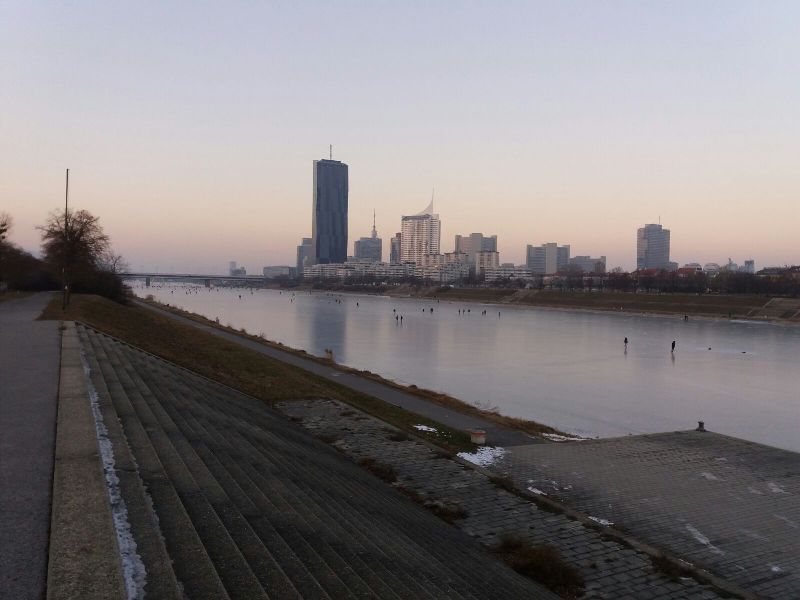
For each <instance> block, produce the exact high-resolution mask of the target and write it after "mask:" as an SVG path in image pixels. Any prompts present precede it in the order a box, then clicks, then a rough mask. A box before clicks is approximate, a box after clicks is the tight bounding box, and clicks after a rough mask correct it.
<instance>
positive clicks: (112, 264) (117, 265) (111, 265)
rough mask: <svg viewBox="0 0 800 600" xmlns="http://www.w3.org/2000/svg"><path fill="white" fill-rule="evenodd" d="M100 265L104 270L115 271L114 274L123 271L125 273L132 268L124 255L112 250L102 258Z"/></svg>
mask: <svg viewBox="0 0 800 600" xmlns="http://www.w3.org/2000/svg"><path fill="white" fill-rule="evenodd" d="M99 267H100V268H101V269H102V270H104V271H108V272H109V273H114V275H120V274H121V273H125V272H126V271H128V269H130V265H129V264H128V262H127V261H126V260H125V259H124V258H123V257H122V255H121V254H114V252H113V251H111V250H109V251H108V252H106V253H105V254H104V255H103V256H102V257H101V258H100V263H99Z"/></svg>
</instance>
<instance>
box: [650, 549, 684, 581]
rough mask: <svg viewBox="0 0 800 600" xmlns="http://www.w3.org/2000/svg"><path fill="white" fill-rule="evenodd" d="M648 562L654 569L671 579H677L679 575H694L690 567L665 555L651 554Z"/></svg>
mask: <svg viewBox="0 0 800 600" xmlns="http://www.w3.org/2000/svg"><path fill="white" fill-rule="evenodd" d="M650 562H651V563H652V565H653V570H654V571H656V572H658V573H661V574H662V575H665V576H667V577H669V578H670V579H671V580H672V581H678V580H679V579H680V578H681V577H694V572H693V571H692V570H691V569H689V568H688V567H684V566H683V565H681V564H680V563H678V562H676V561H674V560H672V559H670V558H667V557H666V556H663V555H661V556H651V557H650Z"/></svg>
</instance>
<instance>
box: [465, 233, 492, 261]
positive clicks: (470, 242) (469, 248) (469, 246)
mask: <svg viewBox="0 0 800 600" xmlns="http://www.w3.org/2000/svg"><path fill="white" fill-rule="evenodd" d="M455 251H456V252H463V253H464V254H467V255H468V256H469V260H470V262H471V263H472V264H473V265H474V264H475V258H476V257H475V255H476V254H477V253H478V252H497V236H496V235H483V234H482V233H471V234H469V235H457V236H456V240H455Z"/></svg>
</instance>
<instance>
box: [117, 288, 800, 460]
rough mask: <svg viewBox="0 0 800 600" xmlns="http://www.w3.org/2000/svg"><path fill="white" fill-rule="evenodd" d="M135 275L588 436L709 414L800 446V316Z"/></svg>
mask: <svg viewBox="0 0 800 600" xmlns="http://www.w3.org/2000/svg"><path fill="white" fill-rule="evenodd" d="M133 286H134V291H135V292H136V293H137V294H138V295H140V296H144V295H146V294H152V295H153V296H155V298H156V299H157V300H159V301H161V302H166V303H169V304H172V305H173V306H178V307H180V308H183V309H186V310H189V311H192V312H195V313H198V314H201V315H204V316H206V317H209V318H212V319H213V318H219V320H220V323H222V324H229V325H232V326H233V327H235V328H237V329H239V328H242V327H244V328H245V329H246V330H247V331H248V332H250V333H253V334H259V333H261V334H263V335H264V336H265V337H266V338H267V339H270V340H273V341H278V342H282V343H284V344H286V345H288V346H291V347H293V348H302V349H304V350H306V351H307V352H310V353H312V354H316V355H319V356H322V355H324V350H325V349H326V348H330V349H332V350H333V353H334V357H335V359H336V361H337V362H339V363H342V364H345V365H348V366H351V367H355V368H358V369H367V370H369V371H373V372H375V373H378V374H380V375H382V376H384V377H387V378H389V379H392V380H394V381H397V382H400V383H405V384H412V383H413V384H416V385H417V386H420V387H424V388H429V389H432V390H438V391H442V392H446V393H447V394H450V395H452V396H455V397H456V398H460V399H461V400H464V401H466V402H470V403H475V404H478V405H479V406H481V407H497V408H498V409H499V411H500V412H501V413H503V414H506V415H510V416H515V417H522V418H525V419H533V420H536V421H540V422H543V423H547V424H549V425H553V426H555V427H558V428H560V429H564V430H567V431H571V432H576V433H580V434H582V435H589V436H601V437H607V436H618V435H625V434H629V433H650V432H660V431H672V430H681V429H692V428H694V427H695V426H696V424H697V421H700V420H702V421H705V422H706V427H707V428H708V429H710V430H712V431H716V432H719V433H724V434H727V435H732V436H736V437H741V438H745V439H748V440H752V441H757V442H761V443H765V444H769V445H772V446H778V447H781V448H786V449H790V450H796V451H800V327H791V326H783V325H772V324H765V323H748V322H737V321H732V322H728V321H712V320H704V319H690V320H689V321H688V322H684V321H683V318H682V317H677V316H676V317H672V316H670V317H660V316H634V315H630V314H605V313H590V312H580V311H561V310H544V309H531V308H513V307H508V306H497V305H480V304H467V303H463V304H461V303H450V302H447V303H445V302H441V303H437V302H436V301H435V300H433V301H431V300H416V299H397V298H387V297H376V296H354V295H335V296H332V295H327V294H325V293H313V294H309V293H308V292H303V293H296V294H293V293H292V292H291V291H283V292H279V291H278V290H256V291H254V292H253V293H251V292H250V291H249V290H240V289H236V290H233V289H225V288H214V289H211V290H209V289H206V288H203V287H195V286H181V285H164V286H162V287H150V288H144V287H143V285H142V283H141V282H133ZM240 295H241V298H240V297H239V296H240ZM431 308H433V312H432V313H431V312H430V309H431ZM459 310H463V311H464V312H463V313H462V314H459ZM484 310H486V314H485V315H483V314H482V313H483V311H484ZM466 311H468V312H466ZM498 311H500V314H498ZM395 316H402V317H403V320H402V325H401V324H400V322H399V319H395ZM625 337H627V338H628V340H629V345H628V348H627V351H626V350H625V347H624V345H623V340H624V338H625ZM673 340H675V341H676V350H675V353H674V354H673V353H671V352H670V345H671V343H672V341H673Z"/></svg>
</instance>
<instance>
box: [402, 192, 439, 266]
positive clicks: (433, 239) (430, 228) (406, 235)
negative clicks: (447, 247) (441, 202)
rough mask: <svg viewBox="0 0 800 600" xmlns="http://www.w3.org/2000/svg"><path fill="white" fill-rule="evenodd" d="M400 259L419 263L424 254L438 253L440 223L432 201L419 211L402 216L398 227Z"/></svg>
mask: <svg viewBox="0 0 800 600" xmlns="http://www.w3.org/2000/svg"><path fill="white" fill-rule="evenodd" d="M400 233H401V237H400V261H401V262H413V263H416V264H421V261H422V256H423V255H424V254H439V243H440V240H441V237H442V223H441V221H439V215H436V214H434V213H433V202H431V203H430V205H428V208H426V209H425V210H424V211H422V212H421V213H418V214H416V215H410V216H404V217H403V218H402V227H401V229H400Z"/></svg>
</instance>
